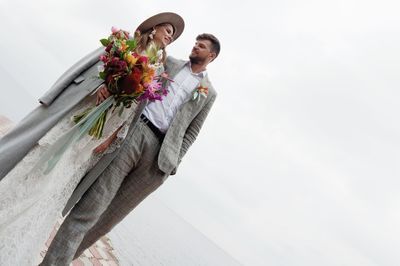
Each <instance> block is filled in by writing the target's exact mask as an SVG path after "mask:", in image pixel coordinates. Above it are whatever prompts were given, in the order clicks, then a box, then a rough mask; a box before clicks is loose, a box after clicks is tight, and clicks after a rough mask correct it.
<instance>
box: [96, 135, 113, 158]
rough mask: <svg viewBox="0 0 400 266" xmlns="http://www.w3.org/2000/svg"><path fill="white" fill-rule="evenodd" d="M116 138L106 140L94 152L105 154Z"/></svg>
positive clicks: (111, 137)
mask: <svg viewBox="0 0 400 266" xmlns="http://www.w3.org/2000/svg"><path fill="white" fill-rule="evenodd" d="M113 140H114V138H113V136H112V135H111V136H110V137H109V138H108V139H106V140H105V141H104V142H103V143H101V144H100V145H99V146H97V147H96V148H95V149H94V150H93V153H94V154H99V153H103V152H104V151H105V150H107V148H108V147H110V145H111V143H112V142H113Z"/></svg>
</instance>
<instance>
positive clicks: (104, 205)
mask: <svg viewBox="0 0 400 266" xmlns="http://www.w3.org/2000/svg"><path fill="white" fill-rule="evenodd" d="M219 51H220V43H219V41H218V39H217V38H215V37H214V36H213V35H211V34H201V35H199V36H197V38H196V43H195V46H194V47H193V49H192V51H191V54H190V56H189V59H190V61H183V60H177V59H174V58H172V57H168V58H167V62H166V71H167V72H168V73H169V75H170V76H171V78H172V79H173V80H174V82H170V83H169V85H168V90H169V93H168V95H167V96H166V98H165V99H164V100H163V101H156V102H151V103H149V104H148V105H147V106H145V107H144V110H143V112H142V114H141V116H140V119H139V121H138V122H137V123H134V124H132V125H131V128H130V129H129V130H128V133H127V136H126V141H125V142H124V143H123V144H122V146H121V147H120V149H119V151H118V154H117V155H116V156H115V158H114V159H113V160H112V161H111V162H110V163H109V164H108V165H105V166H104V171H103V172H102V173H101V174H100V175H99V176H98V177H97V178H96V180H95V182H94V183H93V184H91V183H89V188H88V189H87V190H86V188H85V185H83V186H82V187H84V188H83V189H82V190H83V191H84V194H83V196H82V198H81V199H80V200H79V201H78V202H77V203H76V205H75V206H74V207H73V208H72V210H71V211H70V212H69V214H68V216H67V217H66V219H65V221H64V223H63V224H62V225H61V227H60V229H59V231H58V233H57V234H56V236H55V238H54V240H53V242H52V243H51V245H50V247H49V250H48V252H47V254H46V256H45V258H44V260H43V262H42V264H41V265H69V263H70V262H71V261H72V260H73V258H77V257H78V256H79V255H80V254H81V253H82V252H83V251H84V250H85V249H86V248H88V247H90V246H91V245H92V244H93V243H94V242H95V241H97V240H98V239H99V238H100V237H101V236H103V235H104V234H106V233H107V232H109V231H110V230H111V229H112V228H113V226H115V225H116V224H117V223H118V222H120V221H121V220H122V219H123V218H124V217H125V216H126V215H128V214H129V212H130V211H131V210H133V209H134V208H135V207H136V206H137V205H138V204H139V203H140V202H141V201H142V200H143V199H144V198H146V197H147V196H148V195H149V194H150V193H152V192H153V191H155V190H156V189H157V188H158V187H159V186H160V185H161V184H162V183H163V182H164V180H165V179H166V178H167V177H168V176H169V175H172V174H175V172H176V168H177V166H178V165H179V163H180V162H181V160H182V157H183V156H184V155H185V153H186V152H187V150H188V148H189V147H190V146H191V145H192V143H193V142H194V141H195V139H196V137H197V135H198V134H199V131H200V129H201V127H202V125H203V123H204V121H205V119H206V117H207V114H208V112H209V111H210V109H211V106H212V105H213V103H214V100H215V98H216V95H217V94H216V92H215V90H214V88H213V87H212V85H211V83H210V81H209V79H208V75H207V71H206V67H207V65H208V64H209V63H211V62H212V61H213V60H214V59H215V58H216V57H217V56H218V53H219ZM86 178H87V177H85V179H86ZM83 183H85V180H84V181H83ZM85 190H86V191H85ZM76 191H78V194H79V193H80V187H78V188H77V190H76ZM72 198H74V195H73V197H72Z"/></svg>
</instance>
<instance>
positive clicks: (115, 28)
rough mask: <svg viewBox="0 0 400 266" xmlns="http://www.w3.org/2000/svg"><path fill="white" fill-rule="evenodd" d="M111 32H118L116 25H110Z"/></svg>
mask: <svg viewBox="0 0 400 266" xmlns="http://www.w3.org/2000/svg"><path fill="white" fill-rule="evenodd" d="M111 32H112V33H117V32H119V29H118V28H117V27H114V26H112V27H111Z"/></svg>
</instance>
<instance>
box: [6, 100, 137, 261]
mask: <svg viewBox="0 0 400 266" xmlns="http://www.w3.org/2000/svg"><path fill="white" fill-rule="evenodd" d="M95 101H96V95H91V96H88V97H86V98H85V99H84V100H83V101H82V102H81V103H80V104H79V105H78V106H77V107H75V108H74V110H72V111H71V112H70V114H68V115H67V116H66V117H65V118H64V119H62V120H61V121H60V122H59V123H58V124H56V125H55V126H54V127H53V128H52V129H51V130H50V131H49V132H48V133H47V134H46V135H45V136H43V137H42V138H41V139H40V141H39V142H38V144H37V145H36V146H35V147H34V148H33V149H32V150H31V151H30V152H29V153H28V154H27V155H26V156H25V157H24V159H23V160H22V161H20V162H19V163H18V164H17V165H16V166H15V167H14V169H13V170H11V171H10V172H9V173H8V175H7V176H5V177H4V179H3V180H2V181H1V182H0V265H4V266H6V265H19V266H22V265H29V266H30V265H35V264H36V265H37V263H38V261H37V258H38V255H39V252H40V250H41V248H42V247H44V243H45V241H46V240H47V239H48V238H49V235H50V233H51V231H52V229H53V227H54V225H55V223H56V221H57V220H58V219H59V218H60V217H61V211H62V210H63V208H64V206H65V204H66V202H67V201H68V199H69V197H70V196H71V194H72V192H73V191H74V189H75V187H76V186H77V184H78V183H79V181H80V180H81V178H82V177H83V176H84V175H85V173H86V172H87V171H88V170H89V169H90V168H91V167H92V166H93V165H94V164H95V163H97V162H98V160H99V159H100V158H101V155H94V154H93V149H94V148H95V147H97V146H98V145H99V144H100V143H102V142H103V141H104V140H105V139H106V138H107V137H108V136H110V135H111V134H112V133H113V132H115V130H116V129H117V128H118V127H120V126H121V125H124V126H123V128H122V129H121V130H120V131H119V133H118V138H117V140H116V141H114V143H113V144H112V145H111V147H109V148H108V150H107V151H106V152H105V153H107V152H112V151H113V150H114V149H116V148H118V145H119V143H121V140H122V139H123V138H124V137H125V135H126V133H127V128H128V126H129V123H130V122H129V121H131V119H132V117H133V113H134V111H135V107H134V106H132V107H131V108H130V109H126V108H125V110H124V112H123V113H122V115H121V116H120V115H119V114H118V110H116V111H114V112H112V113H111V112H110V111H109V112H108V117H107V122H106V126H105V127H104V131H103V137H102V138H101V139H94V138H92V137H91V136H89V135H87V134H86V135H85V136H84V137H83V138H82V139H80V140H78V141H77V142H75V143H74V144H72V145H71V146H70V147H69V148H68V149H67V150H66V151H65V153H64V154H63V156H62V157H61V159H60V161H58V163H57V164H56V166H55V167H54V168H53V169H52V170H51V172H50V173H48V174H43V171H41V170H40V169H39V170H32V169H34V166H35V164H36V163H37V162H38V160H39V158H41V156H42V155H43V153H44V152H45V151H46V150H48V149H49V147H50V145H52V144H53V143H54V142H55V141H56V140H57V139H58V138H59V137H60V136H61V135H63V134H65V132H67V131H68V130H69V129H70V128H71V127H73V126H74V125H75V124H74V122H73V121H72V120H71V117H72V116H73V115H75V114H78V113H81V112H82V111H83V110H85V109H86V108H87V107H90V106H93V105H94V103H95ZM103 154H104V153H103Z"/></svg>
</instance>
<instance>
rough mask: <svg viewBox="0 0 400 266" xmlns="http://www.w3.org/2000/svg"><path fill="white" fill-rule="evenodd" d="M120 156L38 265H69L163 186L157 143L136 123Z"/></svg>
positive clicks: (71, 214) (85, 197) (65, 221)
mask: <svg viewBox="0 0 400 266" xmlns="http://www.w3.org/2000/svg"><path fill="white" fill-rule="evenodd" d="M127 138H128V139H127V140H126V141H125V142H124V143H123V144H122V146H121V148H120V149H121V150H120V152H119V154H118V155H117V156H116V157H115V159H114V160H113V161H112V162H111V164H110V165H109V166H108V167H107V168H106V170H105V171H104V172H103V173H102V174H101V175H100V176H99V177H98V179H97V180H96V181H95V183H93V185H92V186H91V187H90V188H89V190H88V191H86V193H85V194H84V195H83V196H82V198H81V200H80V201H79V202H78V203H77V204H76V205H75V206H74V208H73V209H72V210H71V211H70V213H69V214H68V215H67V217H66V219H65V220H64V222H63V223H62V224H61V226H60V229H59V230H58V232H57V234H56V236H55V237H54V239H53V241H52V243H51V245H50V247H49V250H48V251H47V253H46V256H45V257H44V259H43V262H42V263H41V265H57V266H62V265H69V264H70V263H71V262H72V260H73V259H74V258H77V257H79V256H80V254H82V252H83V251H84V250H85V249H86V248H88V247H90V246H91V245H92V244H93V243H94V242H96V241H97V240H98V239H99V238H100V237H101V236H103V235H104V234H106V233H107V232H109V231H110V230H111V229H112V228H113V227H114V226H115V225H116V224H117V223H119V222H120V221H121V220H122V219H123V218H124V217H125V216H126V215H128V214H129V212H130V211H131V210H132V209H134V208H135V207H136V206H137V205H138V204H139V203H140V202H141V201H142V200H143V199H145V198H146V197H147V196H148V195H149V194H150V193H152V192H153V191H155V190H156V189H157V188H158V187H159V186H160V185H161V184H162V183H163V180H164V178H165V177H166V174H165V173H163V172H162V171H160V170H159V169H158V165H157V156H158V152H159V149H160V143H159V140H158V139H157V138H156V136H155V135H154V133H153V132H152V131H151V130H150V129H149V128H148V126H147V125H146V124H144V123H143V122H142V121H140V120H139V121H138V122H137V123H136V125H135V126H134V127H133V129H132V130H131V132H129V133H128V136H127Z"/></svg>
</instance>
